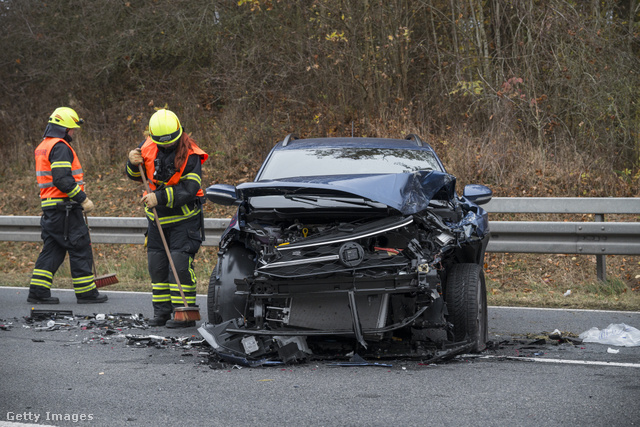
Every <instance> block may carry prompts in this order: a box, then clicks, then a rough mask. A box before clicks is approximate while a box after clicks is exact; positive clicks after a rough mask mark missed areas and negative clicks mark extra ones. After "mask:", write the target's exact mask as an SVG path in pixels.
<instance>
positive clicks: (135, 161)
mask: <svg viewBox="0 0 640 427" xmlns="http://www.w3.org/2000/svg"><path fill="white" fill-rule="evenodd" d="M129 161H130V162H131V164H132V165H134V166H138V165H139V164H140V163H142V162H143V161H144V160H143V159H142V154H141V153H140V149H139V148H135V149H133V150H131V151H129Z"/></svg>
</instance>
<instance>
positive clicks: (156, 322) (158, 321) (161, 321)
mask: <svg viewBox="0 0 640 427" xmlns="http://www.w3.org/2000/svg"><path fill="white" fill-rule="evenodd" d="M169 319H171V314H157V315H154V316H153V319H149V322H147V323H148V324H149V326H164V325H165V323H167V320H169Z"/></svg>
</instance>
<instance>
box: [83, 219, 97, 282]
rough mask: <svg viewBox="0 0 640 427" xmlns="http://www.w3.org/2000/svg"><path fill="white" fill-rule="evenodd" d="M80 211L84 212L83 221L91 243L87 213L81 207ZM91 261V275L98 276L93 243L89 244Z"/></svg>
mask: <svg viewBox="0 0 640 427" xmlns="http://www.w3.org/2000/svg"><path fill="white" fill-rule="evenodd" d="M82 213H83V214H84V222H85V224H87V233H89V244H91V229H90V228H89V219H87V213H86V212H85V211H84V209H82ZM91 263H92V264H93V277H98V272H97V271H96V258H95V257H94V256H93V244H91Z"/></svg>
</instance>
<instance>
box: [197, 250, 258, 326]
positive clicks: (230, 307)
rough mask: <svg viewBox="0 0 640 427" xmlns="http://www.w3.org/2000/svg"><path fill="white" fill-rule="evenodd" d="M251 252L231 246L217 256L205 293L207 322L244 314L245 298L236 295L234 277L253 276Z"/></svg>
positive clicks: (224, 320) (217, 322) (218, 321)
mask: <svg viewBox="0 0 640 427" xmlns="http://www.w3.org/2000/svg"><path fill="white" fill-rule="evenodd" d="M254 269H255V262H254V261H253V253H252V252H251V251H249V250H247V249H245V248H244V247H242V246H238V245H236V246H232V247H231V248H229V249H228V250H227V251H226V252H224V253H223V254H222V255H220V256H219V257H218V263H217V264H216V266H215V268H214V269H213V272H212V273H211V278H210V279H209V290H208V293H207V314H208V318H209V323H213V324H219V323H222V322H226V321H227V320H230V319H235V318H237V317H241V316H243V315H244V309H245V300H246V298H245V297H244V296H242V295H236V294H235V292H236V284H235V282H234V281H235V279H242V278H244V277H247V276H253V271H254Z"/></svg>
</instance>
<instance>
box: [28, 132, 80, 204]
mask: <svg viewBox="0 0 640 427" xmlns="http://www.w3.org/2000/svg"><path fill="white" fill-rule="evenodd" d="M58 143H62V144H64V145H66V146H67V147H68V148H69V150H70V152H71V155H72V159H71V161H69V160H70V156H69V155H68V154H67V155H66V156H62V157H60V156H52V155H51V154H52V153H51V152H52V150H53V149H54V147H55V146H56V144H58ZM56 152H60V150H59V149H56ZM35 158H36V179H37V181H38V187H39V188H40V199H41V206H42V208H43V209H46V208H54V207H55V206H56V205H57V204H58V203H61V202H64V201H68V200H69V199H72V200H74V201H76V202H78V203H81V202H83V201H84V199H85V198H86V195H85V194H84V180H83V179H84V174H83V172H82V166H81V165H80V160H78V156H77V154H76V152H75V150H74V149H73V148H72V147H71V145H69V143H68V142H67V141H65V140H64V139H62V138H52V137H47V138H44V139H43V140H42V142H41V143H40V145H38V147H37V148H36V150H35Z"/></svg>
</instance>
